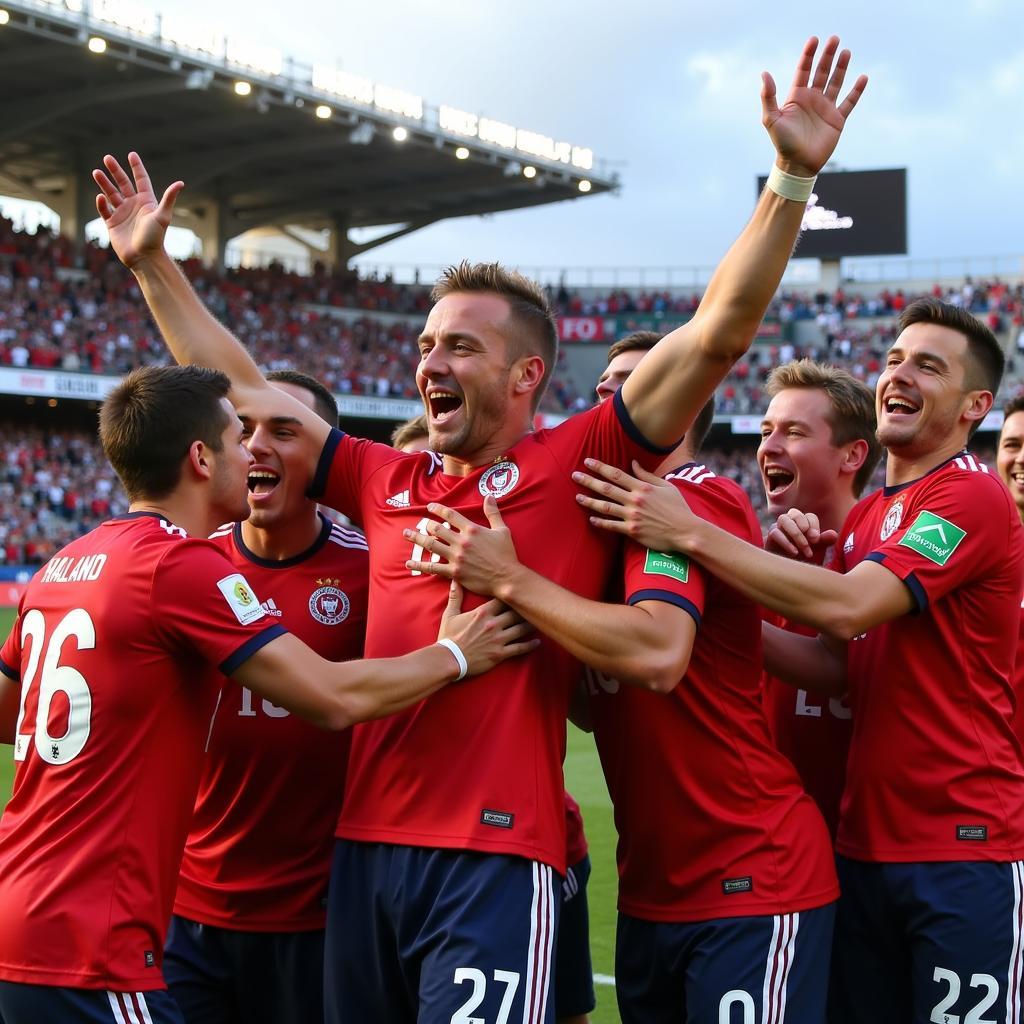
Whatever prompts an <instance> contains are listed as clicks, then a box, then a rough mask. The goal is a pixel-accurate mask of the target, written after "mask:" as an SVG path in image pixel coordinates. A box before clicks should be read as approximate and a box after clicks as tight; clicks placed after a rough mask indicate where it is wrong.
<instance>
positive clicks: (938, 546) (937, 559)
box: [899, 510, 967, 565]
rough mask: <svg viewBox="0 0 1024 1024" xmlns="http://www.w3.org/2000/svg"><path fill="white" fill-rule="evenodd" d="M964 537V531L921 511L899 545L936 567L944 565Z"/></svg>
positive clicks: (947, 521) (939, 517) (945, 520)
mask: <svg viewBox="0 0 1024 1024" xmlns="http://www.w3.org/2000/svg"><path fill="white" fill-rule="evenodd" d="M966 536H967V532H966V530H961V529H960V527H959V526H956V525H955V524H953V523H951V522H950V521H949V520H948V519H943V518H942V516H937V515H936V514H935V513H934V512H928V511H927V510H922V511H921V512H918V514H917V518H916V519H915V520H914V522H913V524H912V525H911V527H910V529H909V530H907V532H906V533H905V534H903V536H902V537H901V538H900V541H899V544H900V546H902V547H905V548H912V549H913V550H914V551H916V552H918V554H921V555H924V557H925V558H928V559H931V561H933V562H934V563H935V564H936V565H945V564H946V562H948V561H949V558H950V556H951V555H952V554H953V552H954V551H956V549H957V548H958V547H959V545H960V542H961V541H962V540H963V539H964V537H966Z"/></svg>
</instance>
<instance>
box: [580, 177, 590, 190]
mask: <svg viewBox="0 0 1024 1024" xmlns="http://www.w3.org/2000/svg"><path fill="white" fill-rule="evenodd" d="M577 187H578V188H579V190H580V191H581V192H589V191H590V190H591V188H593V186H592V185H591V184H590V182H589V181H587V179H586V178H581V179H580V183H579V185H578V186H577Z"/></svg>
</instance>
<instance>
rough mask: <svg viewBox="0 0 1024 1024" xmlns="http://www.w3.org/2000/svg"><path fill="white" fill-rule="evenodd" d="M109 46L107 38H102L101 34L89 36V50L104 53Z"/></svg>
mask: <svg viewBox="0 0 1024 1024" xmlns="http://www.w3.org/2000/svg"><path fill="white" fill-rule="evenodd" d="M106 48H107V41H106V39H101V38H100V37H99V36H90V37H89V50H90V51H91V52H92V53H103V52H104V50H106Z"/></svg>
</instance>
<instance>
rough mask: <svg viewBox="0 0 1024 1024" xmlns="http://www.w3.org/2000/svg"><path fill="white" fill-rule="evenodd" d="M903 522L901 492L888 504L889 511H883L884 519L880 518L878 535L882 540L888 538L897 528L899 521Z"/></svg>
mask: <svg viewBox="0 0 1024 1024" xmlns="http://www.w3.org/2000/svg"><path fill="white" fill-rule="evenodd" d="M902 522H903V495H902V494H901V495H900V496H899V497H898V498H897V499H896V500H895V501H894V502H893V503H892V504H891V505H890V506H889V511H888V512H886V513H885V519H884V520H882V530H881V533H880V534H879V536H880V537H881V539H882V540H888V539H889V538H890V537H891V536H892V535H893V534H894V533H895V532H896V531H897V530H898V529H899V528H900V523H902Z"/></svg>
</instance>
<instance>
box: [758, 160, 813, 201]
mask: <svg viewBox="0 0 1024 1024" xmlns="http://www.w3.org/2000/svg"><path fill="white" fill-rule="evenodd" d="M817 180H818V179H817V176H815V177H813V178H801V177H800V176H799V175H797V174H789V173H788V172H786V171H783V170H780V169H779V168H778V167H775V166H773V167H772V169H771V171H770V172H769V174H768V180H767V181H766V182H765V187H766V188H770V189H771V190H772V191H773V192H774V193H775V194H776V195H777V196H782V198H783V199H792V200H793V202H794V203H806V202H807V201H808V200H809V199H810V198H811V193H812V192H813V191H814V183H815V182H816V181H817Z"/></svg>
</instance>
